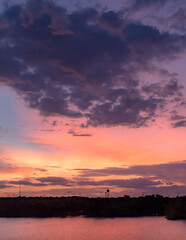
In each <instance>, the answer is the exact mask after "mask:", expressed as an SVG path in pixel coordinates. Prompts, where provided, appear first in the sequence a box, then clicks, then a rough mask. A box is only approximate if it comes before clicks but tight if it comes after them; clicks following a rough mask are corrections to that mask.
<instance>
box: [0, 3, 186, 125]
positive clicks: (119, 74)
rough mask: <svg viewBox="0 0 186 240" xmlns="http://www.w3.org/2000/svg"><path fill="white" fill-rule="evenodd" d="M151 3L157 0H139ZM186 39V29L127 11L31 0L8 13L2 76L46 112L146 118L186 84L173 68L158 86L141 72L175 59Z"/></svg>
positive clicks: (114, 120) (3, 23)
mask: <svg viewBox="0 0 186 240" xmlns="http://www.w3.org/2000/svg"><path fill="white" fill-rule="evenodd" d="M158 2H159V3H160V4H163V3H164V2H165V1H163V0H162V1H158ZM145 4H146V5H149V4H150V5H152V4H153V2H152V1H135V2H134V4H133V6H134V8H136V9H137V8H138V9H139V7H142V6H144V5H145ZM185 43H186V38H185V36H184V35H178V34H171V33H168V32H160V31H159V30H158V29H156V28H154V27H152V26H147V25H143V24H142V23H140V22H135V21H133V22H132V21H131V19H130V21H129V20H128V19H126V18H124V17H123V16H122V14H121V12H120V11H119V12H114V11H100V12H98V11H97V10H96V9H94V8H91V9H90V8H86V9H81V10H77V11H73V12H71V13H68V12H67V10H66V9H65V8H63V7H60V6H57V5H56V4H55V3H54V2H52V1H45V0H37V1H36V0H32V1H31V0H30V1H28V2H27V3H26V4H25V5H15V6H12V7H10V8H8V9H6V10H5V11H4V12H3V13H2V14H1V16H0V81H1V82H2V83H3V84H5V85H7V86H9V87H11V88H13V89H15V90H16V91H17V93H18V94H20V95H21V96H22V97H23V99H24V100H25V101H26V103H27V104H28V106H29V107H31V108H34V109H38V110H39V111H40V113H41V114H42V115H45V116H49V115H61V116H66V117H71V118H81V117H84V118H86V119H87V123H86V124H85V126H86V127H88V126H89V125H92V126H100V125H106V126H112V125H120V124H122V125H128V126H131V127H140V126H145V125H147V124H148V123H149V122H151V121H154V118H156V112H157V111H158V110H160V111H161V110H163V109H164V108H165V106H167V103H168V101H169V98H171V97H176V96H180V91H181V88H180V85H179V82H178V80H177V79H176V78H174V79H173V78H172V77H170V76H167V83H165V84H161V86H160V85H159V91H157V88H158V85H156V84H155V85H153V84H149V85H146V84H144V83H143V80H140V78H139V74H140V73H141V72H144V71H146V72H148V73H150V72H151V69H152V64H153V63H154V62H156V61H158V62H163V61H166V62H167V61H170V60H172V59H175V58H176V57H177V56H178V55H179V54H180V53H183V51H184V50H185ZM180 101H181V96H180ZM55 125H56V124H55V123H54V126H55Z"/></svg>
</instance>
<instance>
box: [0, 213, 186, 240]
mask: <svg viewBox="0 0 186 240" xmlns="http://www.w3.org/2000/svg"><path fill="white" fill-rule="evenodd" d="M0 239H1V240H184V239H186V221H168V220H166V219H165V218H164V217H143V218H113V219H106V218H104V219H96V218H83V217H75V218H47V219H38V218H0Z"/></svg>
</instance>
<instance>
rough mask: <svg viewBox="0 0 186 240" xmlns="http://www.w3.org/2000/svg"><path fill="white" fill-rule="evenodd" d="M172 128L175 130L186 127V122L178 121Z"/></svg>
mask: <svg viewBox="0 0 186 240" xmlns="http://www.w3.org/2000/svg"><path fill="white" fill-rule="evenodd" d="M172 126H173V127H174V128H178V127H186V121H178V122H175V123H172Z"/></svg>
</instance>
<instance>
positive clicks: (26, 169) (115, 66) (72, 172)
mask: <svg viewBox="0 0 186 240" xmlns="http://www.w3.org/2000/svg"><path fill="white" fill-rule="evenodd" d="M185 52H186V1H185V0H176V1H175V0H114V1H113V0H99V1H96V0H89V1H87V0H82V1H81V0H80V1H75V0H55V1H50V0H28V1H27V0H24V1H23V0H9V1H3V0H0V196H2V197H6V196H11V197H13V196H15V197H16V196H18V195H19V189H20V185H21V190H22V195H24V196H71V195H79V196H89V197H104V196H105V191H106V190H107V189H110V196H111V197H118V196H123V195H131V196H139V195H144V194H162V195H166V196H176V195H178V194H179V195H186V54H185Z"/></svg>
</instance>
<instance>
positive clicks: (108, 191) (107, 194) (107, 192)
mask: <svg viewBox="0 0 186 240" xmlns="http://www.w3.org/2000/svg"><path fill="white" fill-rule="evenodd" d="M109 193H110V190H109V189H107V191H106V192H105V197H107V198H109Z"/></svg>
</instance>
